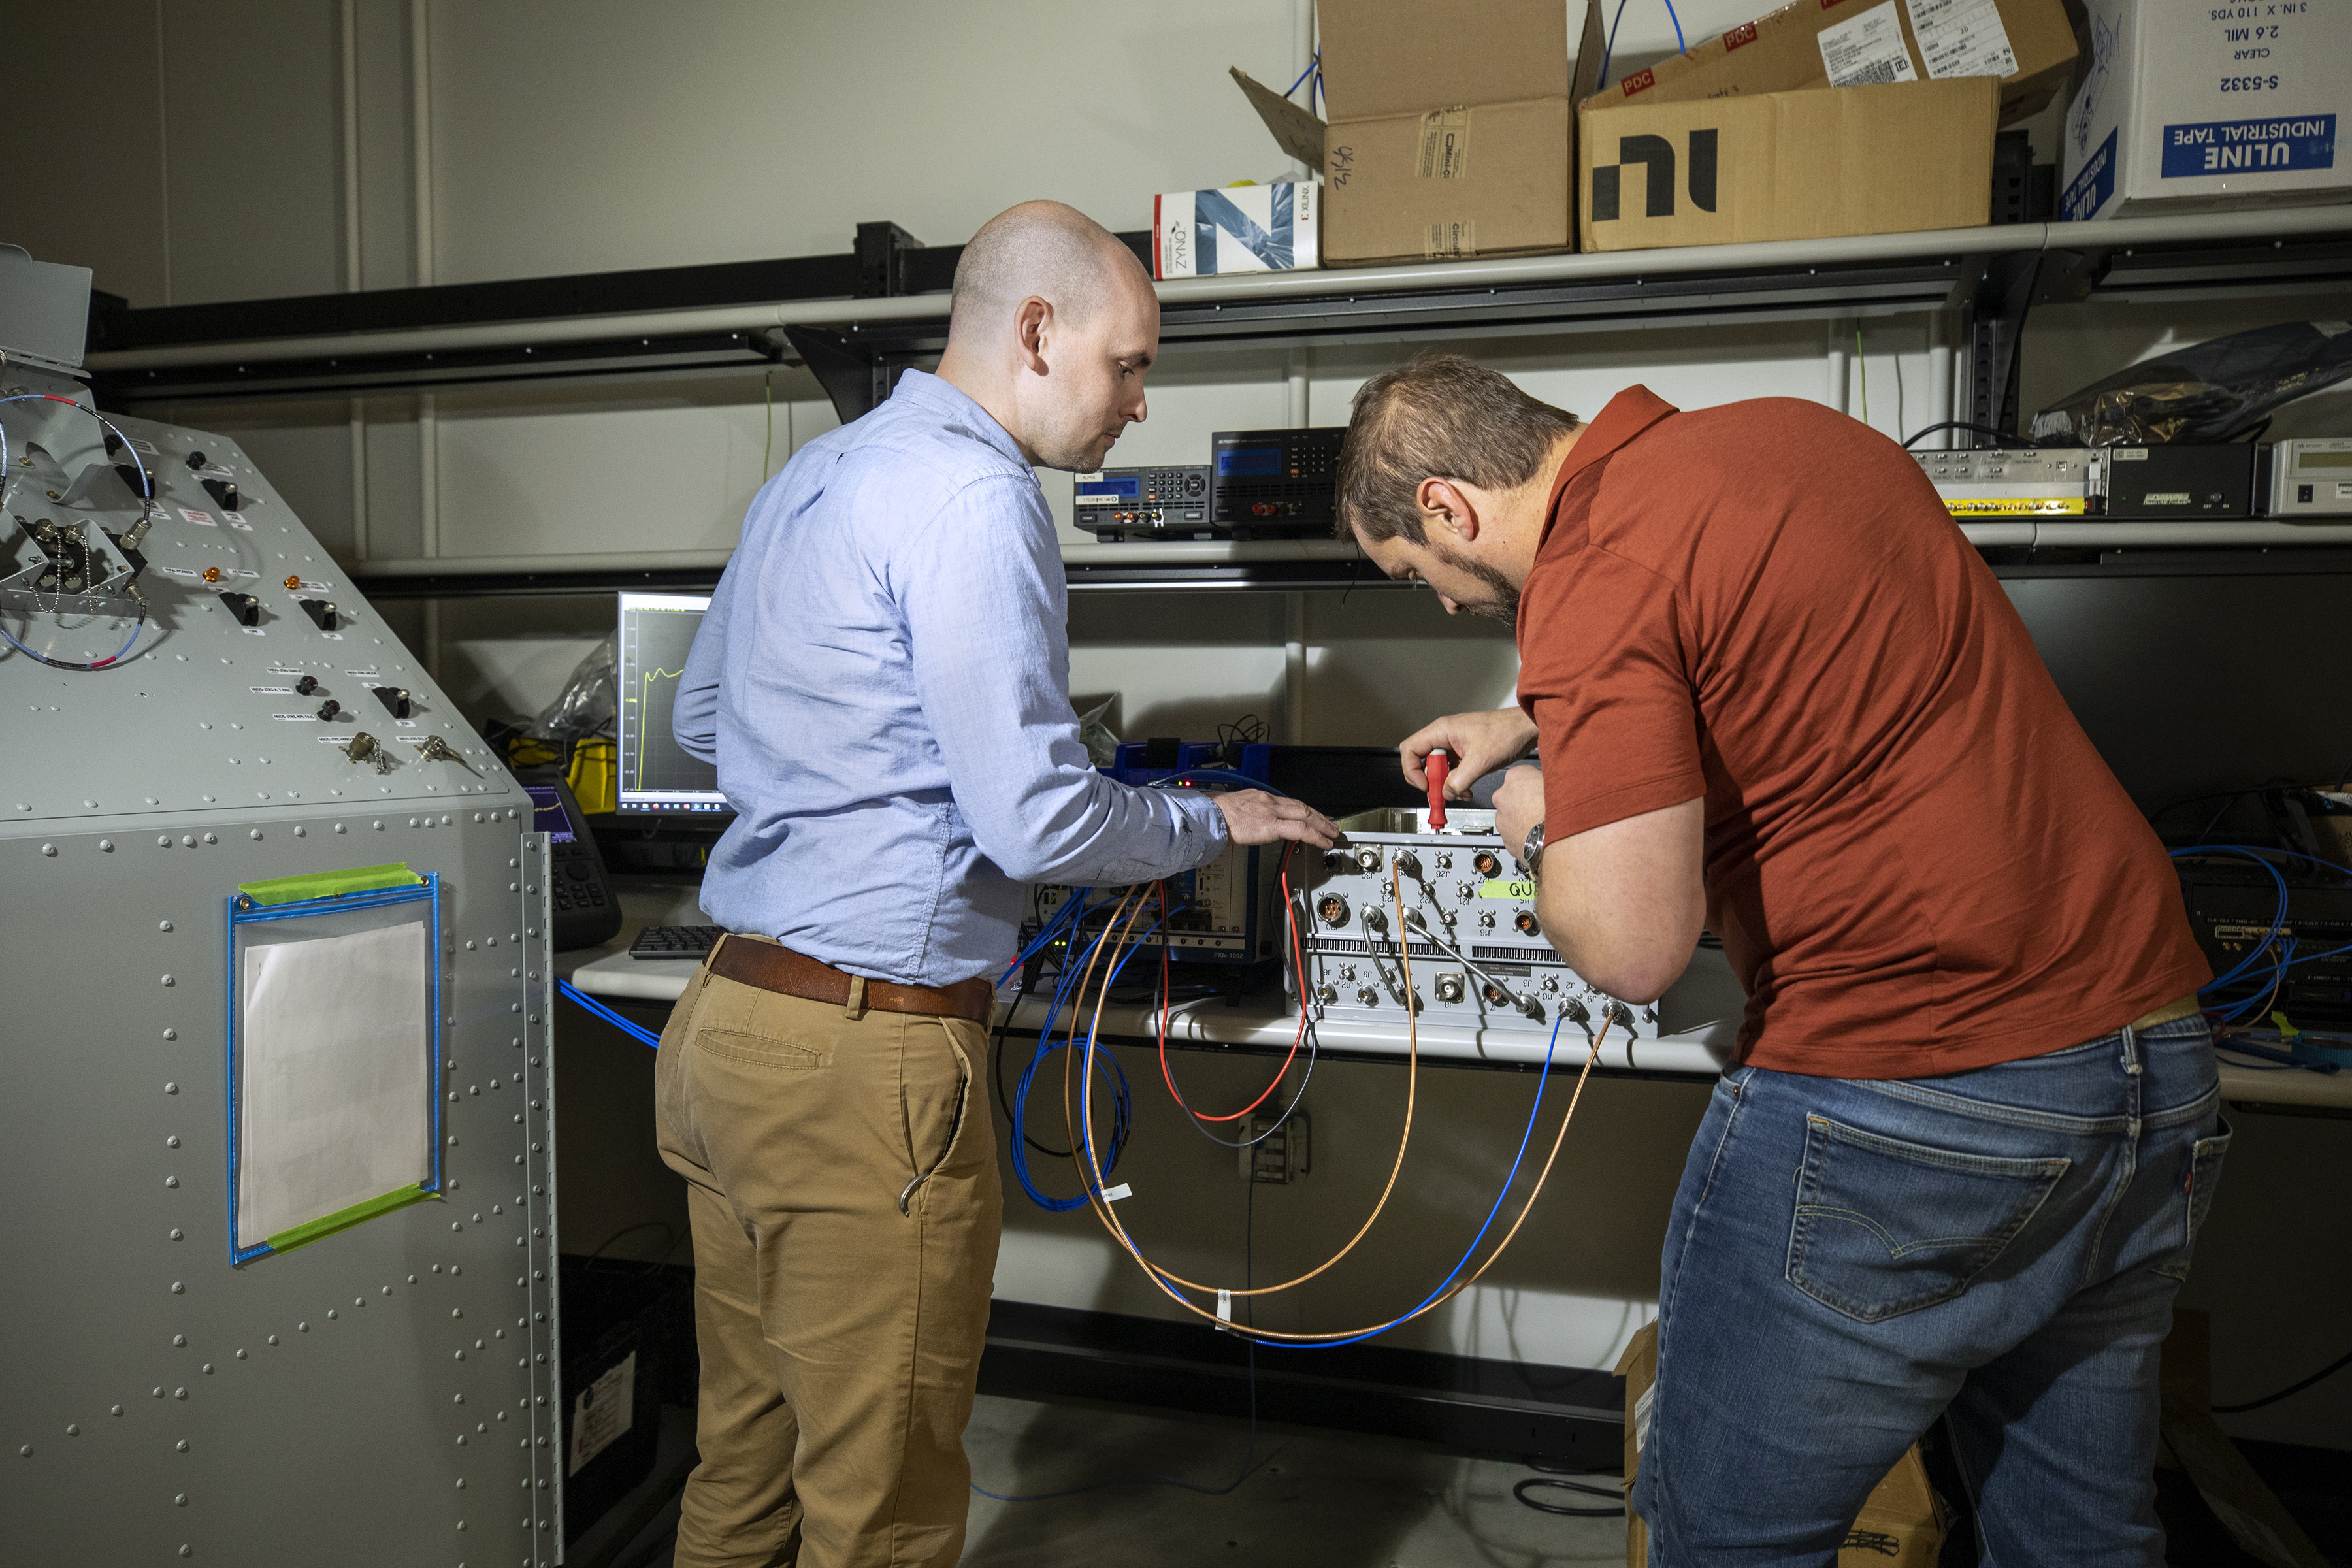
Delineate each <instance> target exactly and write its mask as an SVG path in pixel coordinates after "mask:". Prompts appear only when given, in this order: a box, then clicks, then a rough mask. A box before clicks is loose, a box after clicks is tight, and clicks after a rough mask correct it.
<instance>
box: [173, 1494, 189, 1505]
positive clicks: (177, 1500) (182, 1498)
mask: <svg viewBox="0 0 2352 1568" xmlns="http://www.w3.org/2000/svg"><path fill="white" fill-rule="evenodd" d="M172 1506H173V1508H185V1507H187V1506H188V1494H187V1493H185V1492H178V1493H175V1494H174V1495H173V1498H172Z"/></svg>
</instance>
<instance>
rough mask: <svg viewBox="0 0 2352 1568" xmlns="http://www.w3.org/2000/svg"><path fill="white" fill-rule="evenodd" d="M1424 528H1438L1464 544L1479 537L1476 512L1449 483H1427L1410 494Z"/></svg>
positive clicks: (1447, 480) (1445, 481)
mask: <svg viewBox="0 0 2352 1568" xmlns="http://www.w3.org/2000/svg"><path fill="white" fill-rule="evenodd" d="M1412 499H1413V502H1414V504H1415V505H1416V506H1418V507H1420V509H1421V521H1422V525H1423V527H1424V528H1441V529H1444V531H1446V532H1448V533H1450V534H1452V535H1453V536H1454V538H1456V539H1458V540H1460V541H1461V542H1463V543H1465V544H1467V543H1469V542H1472V541H1473V540H1475V539H1476V538H1477V537H1478V509H1477V508H1476V507H1475V506H1474V505H1473V504H1472V503H1471V500H1470V498H1469V497H1468V496H1466V495H1465V494H1463V493H1462V489H1461V488H1460V487H1459V486H1457V485H1456V484H1454V481H1453V480H1451V479H1423V480H1422V481H1421V486H1420V488H1419V489H1416V490H1414V491H1413V496H1412Z"/></svg>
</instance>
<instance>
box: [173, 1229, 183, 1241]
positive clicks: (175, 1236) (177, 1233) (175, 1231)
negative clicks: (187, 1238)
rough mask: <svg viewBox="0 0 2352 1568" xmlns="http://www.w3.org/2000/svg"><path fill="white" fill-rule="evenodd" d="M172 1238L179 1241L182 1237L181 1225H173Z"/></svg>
mask: <svg viewBox="0 0 2352 1568" xmlns="http://www.w3.org/2000/svg"><path fill="white" fill-rule="evenodd" d="M172 1239H173V1241H178V1240H180V1239H181V1234H180V1227H179V1226H173V1227H172Z"/></svg>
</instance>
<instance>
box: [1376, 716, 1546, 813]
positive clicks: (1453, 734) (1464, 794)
mask: <svg viewBox="0 0 2352 1568" xmlns="http://www.w3.org/2000/svg"><path fill="white" fill-rule="evenodd" d="M1535 743H1536V721H1534V720H1532V719H1530V718H1528V716H1527V714H1526V713H1525V712H1523V711H1522V710H1519V709H1517V708H1516V707H1512V708H1498V709H1496V710H1493V711H1491V712H1486V713H1455V714H1453V715H1452V716H1450V717H1448V718H1444V719H1440V720H1438V721H1436V722H1434V723H1432V724H1424V725H1423V726H1422V727H1421V728H1420V729H1418V730H1415V731H1413V732H1412V734H1411V735H1408V736H1406V737H1405V742H1404V744H1402V745H1401V746H1399V747H1398V748H1397V756H1398V758H1399V759H1400V760H1402V762H1403V763H1404V782H1405V783H1407V784H1411V785H1412V787H1413V788H1415V789H1417V790H1427V789H1428V788H1429V775H1428V774H1427V773H1423V771H1422V765H1423V759H1425V758H1426V757H1427V756H1428V755H1429V753H1430V752H1434V751H1440V750H1442V751H1444V752H1445V753H1446V754H1447V755H1448V756H1450V757H1452V758H1453V759H1454V766H1453V771H1452V772H1451V773H1448V774H1447V775H1446V779H1445V794H1446V798H1448V799H1449V800H1467V799H1469V798H1470V786H1471V785H1472V784H1476V783H1477V782H1478V781H1479V780H1480V779H1482V778H1484V777H1486V775H1487V774H1488V773H1493V772H1494V771H1495V770H1496V768H1499V767H1502V766H1504V765H1505V764H1507V763H1516V762H1517V761H1518V760H1519V759H1520V758H1521V757H1524V756H1526V755H1527V754H1528V752H1530V751H1533V750H1534V749H1535Z"/></svg>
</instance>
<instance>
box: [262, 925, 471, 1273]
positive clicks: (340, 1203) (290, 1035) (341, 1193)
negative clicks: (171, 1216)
mask: <svg viewBox="0 0 2352 1568" xmlns="http://www.w3.org/2000/svg"><path fill="white" fill-rule="evenodd" d="M244 959H245V963H244V975H243V984H242V991H243V995H242V996H241V997H240V998H239V1006H240V1008H241V1010H242V1011H241V1013H240V1016H239V1017H238V1020H237V1079H238V1104H239V1118H238V1121H239V1125H238V1129H237V1205H236V1230H237V1237H236V1239H237V1245H238V1246H239V1247H253V1246H257V1245H259V1244H260V1243H261V1242H264V1241H266V1240H268V1238H269V1237H273V1236H276V1235H278V1233H280V1232H282V1231H287V1230H290V1229H292V1228H293V1227H294V1226H298V1225H302V1224H305V1223H307V1222H309V1221H310V1220H314V1219H319V1218H321V1217H322V1216H324V1215H331V1214H334V1213H336V1212H338V1211H339V1210H341V1209H346V1208H349V1207H351V1206H352V1205H354V1204H360V1203H365V1202H366V1201H367V1200H368V1199H370V1198H375V1197H382V1196H383V1194H386V1193H389V1192H392V1191H394V1190H395V1189H397V1188H400V1187H404V1186H413V1185H415V1184H417V1183H419V1182H422V1181H424V1180H425V1179H426V1178H427V1177H428V1176H430V1175H431V1174H432V1169H433V1167H432V1160H433V1152H432V1142H433V1133H432V1124H431V1118H432V1100H433V1085H432V1073H431V1068H432V1063H431V1059H430V1058H428V1057H427V1055H426V1054H425V1053H426V1045H427V1035H426V1031H427V1029H428V1027H429V1025H430V1018H429V1016H428V1014H427V1011H426V1010H427V1008H428V1007H429V1006H430V1005H431V977H430V971H429V969H428V962H429V961H428V955H427V953H426V952H425V926H424V924H423V922H422V921H404V922H403V923H401V924H399V925H393V926H386V927H383V929H381V930H376V931H354V932H352V933H350V934H349V935H344V936H322V937H313V938H310V939H308V940H303V941H293V942H263V943H257V944H255V945H253V946H251V947H248V948H247V949H246V950H245V953H244Z"/></svg>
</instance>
